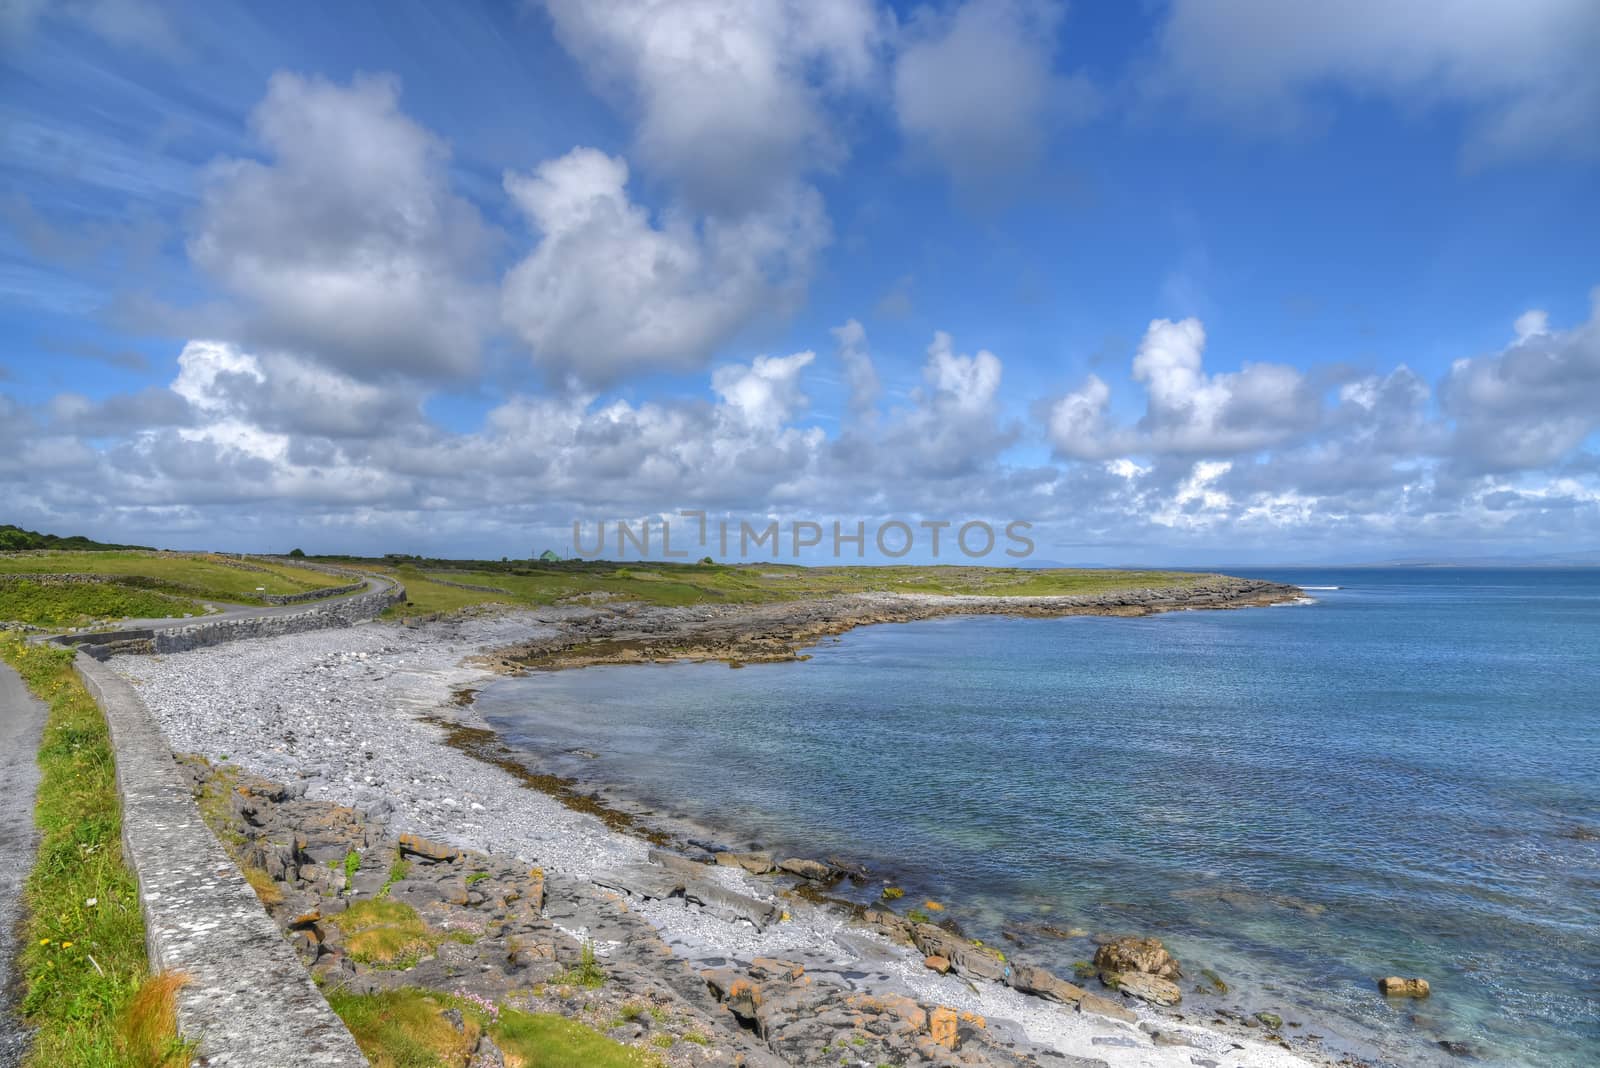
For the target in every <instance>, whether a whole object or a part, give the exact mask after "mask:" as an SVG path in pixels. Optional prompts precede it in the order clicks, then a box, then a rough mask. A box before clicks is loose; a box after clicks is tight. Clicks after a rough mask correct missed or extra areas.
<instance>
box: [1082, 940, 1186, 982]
mask: <svg viewBox="0 0 1600 1068" xmlns="http://www.w3.org/2000/svg"><path fill="white" fill-rule="evenodd" d="M1094 966H1095V967H1096V968H1099V969H1100V970H1101V971H1102V972H1143V973H1144V974H1146V975H1155V976H1159V977H1160V978H1162V979H1181V978H1183V971H1182V970H1181V969H1180V968H1179V967H1178V962H1177V960H1175V959H1174V958H1173V956H1172V954H1171V953H1168V952H1167V947H1166V946H1164V945H1162V944H1161V941H1160V939H1156V938H1116V939H1112V940H1111V941H1109V942H1107V943H1105V944H1104V945H1102V946H1101V947H1100V948H1099V949H1097V950H1095V954H1094Z"/></svg>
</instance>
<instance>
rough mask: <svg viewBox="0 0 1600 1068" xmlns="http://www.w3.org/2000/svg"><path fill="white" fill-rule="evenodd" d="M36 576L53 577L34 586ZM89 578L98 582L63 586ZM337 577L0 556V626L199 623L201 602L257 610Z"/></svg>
mask: <svg viewBox="0 0 1600 1068" xmlns="http://www.w3.org/2000/svg"><path fill="white" fill-rule="evenodd" d="M38 576H57V578H54V579H52V578H40V577H38ZM68 576H95V577H97V578H100V579H102V580H103V581H98V582H75V581H68V580H67V578H68ZM341 581H344V580H341V579H340V578H339V577H338V576H337V575H330V574H327V573H324V572H321V571H313V570H310V569H309V568H303V567H296V566H294V565H292V564H288V563H281V562H277V561H258V560H251V561H248V562H244V561H240V560H237V559H235V558H231V557H226V556H221V555H217V554H211V553H168V552H155V551H140V550H99V551H87V552H80V551H43V552H0V622H14V623H24V624H27V625H29V626H35V627H81V626H87V625H91V624H96V623H108V622H113V621H115V620H119V619H135V618H156V617H176V616H185V615H201V614H203V613H204V612H205V611H206V609H205V607H204V604H203V603H202V602H209V601H217V602H223V603H227V604H262V603H264V602H263V601H262V600H261V598H260V596H259V594H261V593H265V594H272V595H280V594H294V593H305V592H308V591H311V590H319V589H328V588H330V587H333V586H337V585H339V584H340V583H341Z"/></svg>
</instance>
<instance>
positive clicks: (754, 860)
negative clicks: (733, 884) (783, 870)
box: [716, 853, 774, 875]
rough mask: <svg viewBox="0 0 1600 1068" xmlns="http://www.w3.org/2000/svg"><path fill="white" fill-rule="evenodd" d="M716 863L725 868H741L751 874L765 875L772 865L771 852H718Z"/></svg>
mask: <svg viewBox="0 0 1600 1068" xmlns="http://www.w3.org/2000/svg"><path fill="white" fill-rule="evenodd" d="M716 856H717V863H718V864H721V865H722V866H723V867H725V868H743V869H744V870H745V871H747V872H749V873H750V874H751V875H765V874H767V873H768V872H769V871H771V870H772V869H773V867H774V865H773V863H772V854H771V853H718V854H717V855H716Z"/></svg>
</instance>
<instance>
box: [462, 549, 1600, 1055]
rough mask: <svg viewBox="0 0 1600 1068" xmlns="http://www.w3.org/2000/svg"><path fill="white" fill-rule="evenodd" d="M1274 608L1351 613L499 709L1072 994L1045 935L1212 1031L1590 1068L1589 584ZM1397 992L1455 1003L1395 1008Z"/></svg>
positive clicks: (626, 787)
mask: <svg viewBox="0 0 1600 1068" xmlns="http://www.w3.org/2000/svg"><path fill="white" fill-rule="evenodd" d="M1262 576H1263V577H1268V578H1274V579H1278V580H1281V581H1288V582H1295V583H1299V584H1302V585H1305V586H1318V587H1329V586H1336V587H1338V588H1337V589H1318V590H1315V591H1312V592H1311V593H1310V594H1309V595H1310V596H1312V597H1314V598H1315V601H1316V603H1315V604H1311V605H1304V606H1284V607H1276V608H1266V609H1250V610H1242V611H1235V612H1184V613H1173V614H1168V615H1163V616H1156V617H1149V618H1143V619H1112V618H1090V617H1079V618H1068V619H1059V620H1039V619H1002V618H995V617H976V618H963V619H945V620H937V621H930V622H923V623H913V624H903V625H894V626H879V627H870V628H865V629H862V630H858V631H854V632H851V633H850V634H847V635H845V636H843V637H842V638H841V639H838V640H835V641H831V642H829V643H827V644H825V645H823V646H820V647H818V648H817V649H816V650H815V656H814V657H813V659H812V660H810V661H809V662H806V663H792V664H772V665H755V666H751V667H747V668H744V669H742V670H737V671H735V670H730V669H728V668H727V667H726V666H723V665H720V664H680V665H670V666H629V667H603V668H590V669H586V670H584V671H577V672H563V673H556V674H538V675H532V676H529V677H526V678H521V679H508V680H505V681H502V682H499V683H496V684H495V685H493V686H491V687H490V688H489V689H488V690H486V691H485V692H484V693H483V694H482V695H480V697H479V699H478V708H479V710H480V712H482V713H483V714H484V715H485V717H486V718H487V719H488V720H489V721H490V722H491V723H492V724H493V725H494V726H495V727H496V728H497V729H499V730H500V731H501V732H502V733H503V734H504V735H505V736H506V737H507V738H508V740H510V741H511V743H512V744H515V745H518V746H520V747H522V748H524V749H526V750H528V751H529V752H532V753H535V754H538V755H539V756H540V758H541V760H542V761H543V762H544V764H545V766H547V767H550V768H551V769H552V770H557V771H560V772H562V773H564V774H570V775H576V776H579V777H582V778H585V779H589V780H592V781H595V782H598V783H607V784H611V785H612V786H614V787H616V788H617V789H618V790H619V791H620V792H621V793H622V795H623V796H627V797H631V798H634V799H637V800H639V801H641V802H643V803H645V804H648V805H652V806H654V807H657V808H659V809H661V810H662V811H664V812H667V813H672V814H677V815H681V816H684V817H687V818H690V819H693V820H696V821H699V822H702V823H705V824H707V825H710V826H713V827H717V828H719V829H720V830H721V831H722V832H723V835H724V837H725V838H726V839H727V840H728V841H729V842H730V843H732V844H738V845H745V844H750V843H759V844H760V845H763V846H766V847H770V848H774V849H777V850H780V851H792V852H794V853H796V854H800V855H808V856H821V855H826V854H838V855H843V856H847V857H852V858H856V859H859V860H862V861H864V862H866V863H867V864H868V866H869V867H871V868H872V869H873V870H874V871H875V872H880V873H883V875H884V876H886V877H890V878H892V879H893V880H894V881H895V882H897V883H899V884H900V885H903V886H905V887H906V888H907V890H908V894H907V901H913V900H920V899H921V898H923V897H933V898H936V899H939V900H941V901H947V902H950V903H952V908H951V914H952V915H954V916H955V917H956V918H958V919H959V921H960V922H961V923H962V924H963V926H964V927H965V929H966V931H967V933H968V934H969V935H978V936H980V937H984V938H986V939H989V940H998V939H999V937H1000V930H1001V928H1002V927H1009V928H1010V929H1012V930H1014V931H1022V932H1024V933H1025V935H1026V937H1027V941H1028V947H1027V948H1028V952H1029V954H1030V955H1032V956H1037V957H1041V958H1043V959H1044V960H1046V961H1048V962H1050V963H1052V964H1053V965H1055V966H1057V967H1058V968H1060V969H1063V970H1066V969H1069V968H1070V964H1071V962H1072V961H1073V960H1075V959H1081V958H1083V957H1086V956H1088V955H1090V954H1091V953H1092V946H1091V945H1090V943H1089V942H1088V941H1087V940H1083V939H1074V940H1067V941H1060V940H1053V939H1050V938H1047V937H1042V936H1039V935H1038V934H1037V929H1038V926H1039V925H1044V924H1048V925H1052V926H1054V927H1057V928H1070V927H1081V928H1084V929H1087V930H1091V931H1118V932H1121V931H1129V932H1140V933H1154V934H1158V935H1159V936H1160V937H1162V938H1163V939H1165V940H1166V941H1167V942H1168V944H1169V945H1170V946H1172V947H1173V948H1174V950H1175V952H1177V954H1178V955H1179V957H1180V959H1182V960H1184V961H1185V962H1186V964H1188V965H1189V966H1190V968H1189V974H1190V975H1194V974H1196V972H1197V971H1198V968H1199V967H1202V966H1209V967H1212V968H1214V969H1215V970H1216V971H1218V972H1219V973H1220V974H1221V975H1222V977H1223V978H1224V979H1225V980H1227V981H1228V982H1229V984H1230V985H1231V986H1233V987H1234V988H1235V990H1234V993H1233V994H1231V995H1230V996H1229V997H1227V998H1224V999H1222V1000H1223V1003H1224V1004H1228V1005H1236V1006H1239V1007H1242V1008H1245V1009H1247V1010H1250V1011H1254V1010H1255V1009H1273V1010H1274V1011H1279V1012H1281V1013H1282V1015H1283V1016H1284V1017H1285V1019H1303V1020H1305V1021H1306V1022H1307V1028H1306V1029H1307V1030H1311V1029H1318V1030H1320V1031H1321V1033H1329V1028H1330V1027H1331V1028H1333V1029H1334V1030H1336V1031H1339V1032H1340V1033H1342V1034H1344V1035H1346V1036H1347V1037H1351V1038H1354V1039H1357V1040H1363V1041H1366V1042H1371V1043H1373V1044H1375V1045H1376V1046H1377V1047H1378V1048H1380V1049H1381V1050H1383V1051H1384V1052H1385V1053H1386V1055H1387V1056H1388V1057H1389V1058H1391V1059H1393V1060H1395V1061H1397V1062H1401V1063H1414V1062H1417V1061H1420V1060H1422V1059H1424V1058H1427V1059H1432V1058H1433V1057H1437V1056H1442V1054H1440V1053H1439V1047H1438V1043H1439V1041H1440V1040H1449V1041H1456V1042H1464V1043H1467V1044H1468V1045H1469V1046H1471V1047H1473V1048H1474V1049H1475V1050H1476V1051H1477V1053H1478V1054H1479V1055H1480V1056H1482V1057H1483V1058H1484V1059H1485V1060H1487V1061H1490V1062H1493V1063H1507V1064H1539V1065H1573V1066H1577V1065H1592V1064H1595V1063H1600V841H1596V840H1594V839H1593V838H1592V837H1586V836H1585V833H1580V832H1587V833H1592V832H1595V831H1596V830H1600V571H1594V570H1589V571H1550V570H1507V571H1479V570H1455V569H1450V570H1445V569H1427V570H1398V569H1382V570H1377V569H1357V570H1349V571H1333V570H1322V569H1318V570H1314V571H1288V570H1285V571H1274V572H1270V573H1269V572H1263V573H1262ZM577 748H582V749H586V750H589V751H591V752H592V753H594V754H595V756H593V757H587V756H577V755H572V754H571V750H573V749H577ZM1388 974H1402V975H1420V976H1425V977H1427V978H1428V979H1430V980H1431V981H1432V983H1433V989H1434V995H1433V997H1432V998H1430V999H1428V1000H1427V1001H1424V1002H1418V1003H1414V1004H1413V1003H1404V1004H1386V1003H1385V1002H1384V1000H1383V999H1382V998H1381V997H1379V996H1378V995H1377V993H1376V990H1375V986H1374V978H1375V977H1377V976H1380V975H1388ZM1189 1000H1190V1001H1196V1000H1198V999H1196V998H1194V997H1193V995H1189ZM1296 1013H1300V1014H1302V1015H1301V1016H1298V1017H1297V1016H1296ZM1336 1020H1337V1021H1343V1022H1342V1023H1335V1022H1334V1021H1336Z"/></svg>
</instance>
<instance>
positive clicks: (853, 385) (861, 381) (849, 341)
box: [832, 319, 883, 416]
mask: <svg viewBox="0 0 1600 1068" xmlns="http://www.w3.org/2000/svg"><path fill="white" fill-rule="evenodd" d="M832 333H833V339H834V341H835V342H836V343H837V346H838V355H839V362H840V363H841V364H843V365H844V381H845V385H846V386H848V387H849V389H850V411H851V413H852V414H854V415H857V416H861V415H866V414H867V413H869V412H871V411H872V408H873V405H874V404H876V403H877V400H878V394H879V393H880V392H882V389H883V386H882V383H881V382H880V381H879V380H878V369H877V367H875V366H874V365H873V363H872V354H871V353H869V352H868V351H867V331H866V328H865V327H863V326H862V325H861V323H860V322H858V321H857V320H855V319H850V320H847V321H846V322H845V324H844V325H843V326H836V327H834V328H833V331H832Z"/></svg>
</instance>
